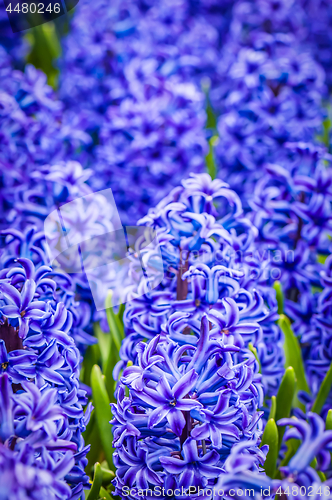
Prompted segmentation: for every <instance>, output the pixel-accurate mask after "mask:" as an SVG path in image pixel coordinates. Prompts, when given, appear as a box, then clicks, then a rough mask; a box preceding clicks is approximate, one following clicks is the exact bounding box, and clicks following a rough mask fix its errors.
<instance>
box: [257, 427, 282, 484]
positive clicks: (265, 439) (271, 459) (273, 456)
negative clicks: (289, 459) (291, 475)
mask: <svg viewBox="0 0 332 500" xmlns="http://www.w3.org/2000/svg"><path fill="white" fill-rule="evenodd" d="M278 439H279V438H278V429H277V425H276V423H275V421H274V419H273V418H270V420H269V421H268V422H267V424H266V426H265V430H264V433H263V436H262V442H261V444H260V446H261V447H262V446H263V445H264V444H268V445H269V451H268V454H267V456H266V460H265V463H264V469H265V472H266V475H267V476H269V477H270V478H272V479H273V478H274V476H275V473H276V467H277V459H278V453H279V445H278Z"/></svg>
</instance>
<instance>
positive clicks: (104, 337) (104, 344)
mask: <svg viewBox="0 0 332 500" xmlns="http://www.w3.org/2000/svg"><path fill="white" fill-rule="evenodd" d="M93 331H94V334H95V336H96V337H97V339H98V343H99V349H100V354H101V360H102V364H103V370H104V371H105V367H106V363H107V360H108V356H109V352H110V348H111V343H112V337H111V335H110V334H109V333H104V332H103V331H102V329H101V327H100V324H99V323H94V324H93Z"/></svg>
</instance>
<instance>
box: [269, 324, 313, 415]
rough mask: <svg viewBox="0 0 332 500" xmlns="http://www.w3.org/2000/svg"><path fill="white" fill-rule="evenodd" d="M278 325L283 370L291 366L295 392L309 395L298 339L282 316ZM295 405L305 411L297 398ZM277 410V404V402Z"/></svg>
mask: <svg viewBox="0 0 332 500" xmlns="http://www.w3.org/2000/svg"><path fill="white" fill-rule="evenodd" d="M278 324H279V326H280V328H281V330H282V331H283V333H284V335H285V343H284V351H285V358H286V362H285V368H287V367H289V366H292V367H293V368H294V371H295V375H296V381H297V390H301V391H305V392H308V393H309V394H310V389H309V386H308V383H307V380H306V377H305V372H304V367H303V360H302V353H301V347H300V344H299V341H298V339H297V338H296V337H295V335H294V333H293V330H292V327H291V324H290V321H289V319H288V318H287V316H285V315H284V314H282V315H281V316H280V318H279V320H278ZM295 405H296V406H297V407H299V408H302V410H305V407H304V405H303V404H302V403H300V401H299V400H298V398H296V399H295ZM277 408H278V402H277Z"/></svg>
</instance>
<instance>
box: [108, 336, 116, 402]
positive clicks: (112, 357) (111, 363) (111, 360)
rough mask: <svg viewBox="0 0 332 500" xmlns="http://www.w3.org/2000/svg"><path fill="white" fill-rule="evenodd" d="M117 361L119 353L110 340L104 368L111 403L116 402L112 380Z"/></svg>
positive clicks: (114, 383)
mask: <svg viewBox="0 0 332 500" xmlns="http://www.w3.org/2000/svg"><path fill="white" fill-rule="evenodd" d="M119 359H120V356H119V352H118V350H117V348H116V346H115V345H114V341H113V340H112V342H111V346H110V350H109V353H108V358H107V362H106V367H105V386H106V390H107V393H108V397H109V399H110V402H111V403H115V402H116V398H115V396H114V391H115V385H116V381H115V380H114V379H113V370H114V367H115V365H116V363H117V362H118V361H119Z"/></svg>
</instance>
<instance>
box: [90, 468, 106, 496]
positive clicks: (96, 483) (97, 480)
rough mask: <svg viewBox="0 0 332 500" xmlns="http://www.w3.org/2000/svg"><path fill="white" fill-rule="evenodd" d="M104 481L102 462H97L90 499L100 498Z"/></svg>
mask: <svg viewBox="0 0 332 500" xmlns="http://www.w3.org/2000/svg"><path fill="white" fill-rule="evenodd" d="M102 481H103V474H102V471H101V467H100V463H98V462H97V463H96V464H95V473H94V478H93V483H92V487H91V490H90V493H89V495H88V500H98V498H99V492H100V488H101V484H102Z"/></svg>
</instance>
